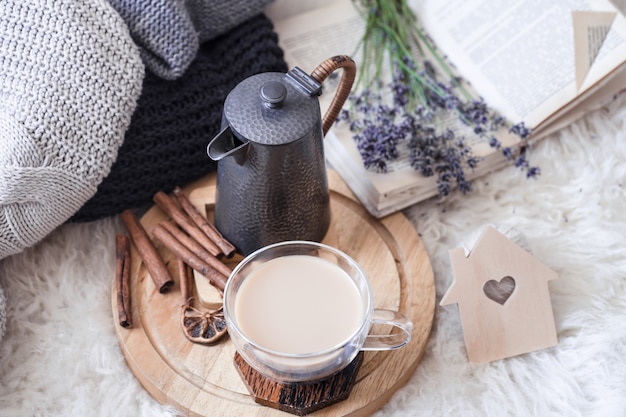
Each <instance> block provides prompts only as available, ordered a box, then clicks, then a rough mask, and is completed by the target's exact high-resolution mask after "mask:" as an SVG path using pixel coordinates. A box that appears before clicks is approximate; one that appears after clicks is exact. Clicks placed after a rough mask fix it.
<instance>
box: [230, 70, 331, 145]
mask: <svg viewBox="0 0 626 417" xmlns="http://www.w3.org/2000/svg"><path fill="white" fill-rule="evenodd" d="M275 81H278V82H280V83H282V84H283V85H284V86H285V87H286V89H287V97H286V98H285V99H284V100H283V101H282V103H281V106H280V107H276V108H270V107H269V106H266V105H265V104H264V102H263V100H262V98H261V87H262V86H263V85H264V84H266V83H268V82H275ZM224 116H225V118H226V120H228V124H229V125H230V127H231V129H232V130H233V132H235V135H237V136H238V137H239V138H245V139H246V140H248V141H251V142H255V143H260V144H264V145H279V144H285V143H290V142H293V141H296V140H299V139H301V138H303V137H304V136H305V135H307V134H309V132H310V131H311V130H312V129H313V127H314V126H315V124H316V123H317V122H318V121H319V119H320V118H321V114H320V107H319V101H318V99H317V97H311V96H308V95H307V94H305V93H304V92H303V91H302V90H300V89H299V88H298V87H296V86H295V85H294V82H293V81H290V80H289V79H288V78H287V77H286V75H285V74H283V73H278V72H265V73H262V74H257V75H254V76H252V77H249V78H246V79H245V80H243V81H242V82H241V83H239V84H238V85H237V86H236V87H235V88H234V89H233V90H232V91H231V92H230V93H229V94H228V96H227V97H226V101H225V102H224Z"/></svg>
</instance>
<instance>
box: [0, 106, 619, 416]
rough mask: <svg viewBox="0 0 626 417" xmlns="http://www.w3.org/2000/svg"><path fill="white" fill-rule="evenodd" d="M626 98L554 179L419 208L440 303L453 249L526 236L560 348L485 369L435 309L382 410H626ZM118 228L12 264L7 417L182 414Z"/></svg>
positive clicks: (539, 150)
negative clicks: (119, 270) (149, 348)
mask: <svg viewBox="0 0 626 417" xmlns="http://www.w3.org/2000/svg"><path fill="white" fill-rule="evenodd" d="M625 119H626V97H621V98H620V99H619V100H618V102H616V103H614V104H613V105H611V106H610V107H609V108H608V109H605V110H601V111H597V112H595V113H593V114H591V115H589V116H588V117H586V118H585V119H583V120H581V121H579V122H577V123H575V124H573V125H571V126H570V127H568V128H566V129H565V130H563V131H562V132H561V133H559V134H558V135H555V136H553V137H550V138H548V139H546V140H545V141H543V142H542V143H541V144H540V145H538V146H537V147H536V148H535V149H534V150H533V153H532V156H531V158H532V162H534V163H535V164H538V165H539V166H540V167H541V169H542V171H543V173H542V175H541V176H540V177H539V178H538V179H537V180H527V179H525V178H524V176H523V175H522V174H521V173H520V172H519V171H517V170H516V169H515V168H506V169H503V170H501V171H498V172H496V173H493V174H491V175H489V176H487V177H485V178H484V179H482V180H479V181H476V182H475V183H474V187H475V191H474V193H473V194H471V195H469V196H455V197H453V198H452V199H450V200H449V201H448V202H447V203H446V204H444V205H440V204H437V203H436V202H435V201H427V202H424V203H422V204H419V205H417V206H415V207H413V208H411V209H409V210H407V211H406V214H407V216H408V217H409V218H410V219H411V221H412V222H413V224H414V225H415V227H416V228H417V230H418V231H419V233H420V235H421V236H422V239H423V241H424V243H425V245H426V247H427V249H428V252H429V255H430V257H431V262H432V264H433V268H434V271H435V279H436V287H437V297H438V300H439V299H440V298H441V296H442V295H443V293H444V292H445V290H446V289H447V288H448V286H449V285H450V283H451V281H452V275H451V271H450V267H449V260H448V250H449V249H451V248H453V247H457V246H459V245H460V244H461V243H462V242H463V241H464V240H465V239H466V238H467V237H468V236H469V235H471V234H472V233H473V232H474V231H475V230H476V229H478V228H479V227H481V226H482V225H484V224H487V223H504V224H508V225H510V226H512V227H515V228H517V229H518V230H521V231H522V232H523V233H524V234H525V236H526V238H527V240H528V243H529V244H530V246H531V247H532V249H533V251H534V254H535V256H537V257H538V258H539V259H541V260H542V261H543V262H544V263H546V264H547V265H549V266H550V267H551V268H553V269H554V270H556V271H557V272H558V273H559V275H560V279H558V280H556V281H552V282H550V286H549V287H550V292H551V299H552V303H553V309H554V314H555V321H556V326H557V331H558V339H559V343H558V345H557V346H556V347H553V348H550V349H545V350H542V351H539V352H535V353H531V354H526V355H522V356H518V357H515V358H509V359H504V360H500V361H496V362H492V363H489V364H485V365H473V364H470V363H469V362H468V360H467V358H466V352H465V346H464V342H463V335H462V329H461V324H460V317H459V313H458V309H457V307H456V306H454V305H452V306H446V307H437V311H436V319H435V325H434V329H433V331H432V335H431V339H430V341H429V344H428V347H427V351H426V354H425V356H424V358H423V361H422V362H421V364H420V365H419V366H418V368H417V370H416V372H415V374H414V375H413V377H412V378H411V379H410V381H409V382H408V383H407V384H406V385H405V386H404V387H402V388H401V389H400V390H399V391H398V392H397V393H396V394H395V395H394V396H393V398H392V399H391V401H389V403H387V404H386V405H385V406H384V407H383V408H382V409H380V410H379V411H378V412H377V413H376V414H375V415H376V416H393V417H399V416H460V415H462V416H480V417H484V416H497V417H501V416H509V415H515V416H568V417H573V416H586V417H587V416H603V417H604V416H616V417H617V416H620V417H623V416H625V415H626V250H625V247H626V192H625V189H624V187H625V185H626V126H625V125H624V120H625ZM120 230H122V227H121V223H120V222H119V221H118V220H117V219H105V220H102V221H98V222H94V223H90V224H82V225H65V226H63V227H61V228H59V229H58V230H57V231H55V232H54V233H53V234H52V235H50V236H49V237H48V238H46V239H45V241H43V242H41V243H40V244H39V245H37V246H36V247H34V248H31V249H29V250H27V251H26V252H24V253H22V254H20V255H17V256H13V257H11V258H8V259H5V260H3V261H2V262H0V285H1V286H2V287H3V288H4V290H5V295H6V298H7V303H8V304H7V327H6V334H5V338H4V340H3V342H2V344H1V346H0V416H12V417H15V416H116V417H123V416H132V417H137V416H151V417H159V416H173V415H176V413H175V410H173V409H171V408H168V407H165V406H162V405H160V404H158V403H157V402H156V401H155V400H153V399H152V398H151V397H150V396H149V395H148V394H147V393H146V391H144V390H143V388H142V387H141V386H140V385H139V383H138V382H137V380H136V379H135V377H134V376H133V374H132V373H131V371H130V370H129V369H128V368H127V366H126V364H125V362H124V359H123V357H122V354H121V351H120V349H119V346H118V342H117V339H116V337H115V335H114V328H113V326H114V325H115V324H114V321H113V319H112V314H111V308H110V296H111V295H110V288H111V280H112V277H113V272H114V254H113V251H112V249H113V240H114V235H115V233H116V232H117V231H120Z"/></svg>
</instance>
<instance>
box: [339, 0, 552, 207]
mask: <svg viewBox="0 0 626 417" xmlns="http://www.w3.org/2000/svg"><path fill="white" fill-rule="evenodd" d="M353 1H354V2H355V6H357V9H358V10H359V11H360V13H361V15H362V17H363V19H364V20H365V22H366V29H365V34H364V35H363V38H362V39H361V42H360V45H359V46H360V47H361V51H362V64H361V69H360V72H359V74H360V75H359V79H358V80H357V86H358V87H359V88H358V89H357V91H359V93H358V94H353V95H352V96H351V97H350V103H351V105H350V106H349V109H345V110H344V111H343V112H342V113H341V115H340V117H339V119H340V120H343V121H346V122H347V123H349V124H350V130H351V131H352V132H353V136H354V140H355V142H356V145H357V148H358V149H359V152H360V154H361V157H362V159H363V163H364V165H365V167H366V168H368V169H373V170H376V171H378V172H387V164H388V162H389V161H392V160H395V159H397V157H398V155H399V151H398V146H399V145H400V144H401V143H405V144H406V145H407V146H408V147H409V149H410V157H409V158H410V164H411V166H412V167H413V168H414V169H415V170H417V171H418V172H420V173H421V174H422V175H424V176H433V175H437V186H438V192H439V195H440V196H441V197H444V196H447V195H448V194H449V193H450V192H452V191H453V190H460V191H461V192H463V193H466V192H469V191H470V190H471V184H470V182H469V181H468V179H467V175H466V171H467V170H471V169H474V168H476V167H477V166H478V164H479V162H480V160H479V158H478V157H476V156H474V155H472V152H471V147H470V145H469V144H468V143H467V140H466V136H465V134H459V133H458V132H457V133H455V130H453V129H452V128H450V123H449V122H450V120H454V121H458V122H460V123H456V124H458V125H461V126H465V127H466V128H465V130H464V131H463V132H461V133H464V132H466V133H469V134H470V135H479V136H481V137H482V138H483V139H486V140H487V141H488V143H489V144H490V145H491V146H492V147H494V148H496V149H498V150H500V151H501V152H502V153H503V154H504V155H505V156H506V157H507V158H509V159H511V160H514V163H515V165H516V166H517V167H519V168H521V169H523V170H526V173H527V176H528V177H534V176H536V175H538V174H539V173H540V170H539V168H537V167H531V166H530V165H529V164H528V162H527V160H526V157H525V153H526V152H525V148H524V147H522V149H521V151H520V152H515V151H514V150H513V149H511V148H509V147H504V146H502V145H501V143H500V142H499V141H498V140H497V139H496V137H495V136H494V132H495V131H496V130H497V129H499V128H501V127H502V126H505V125H506V121H505V120H504V119H503V118H502V117H500V116H498V115H497V114H496V113H495V112H494V111H493V110H492V109H490V108H489V107H488V106H487V104H486V103H485V102H484V101H483V100H482V99H474V98H473V96H472V94H470V93H469V92H468V90H467V88H466V86H465V84H464V81H463V80H462V79H461V78H460V77H458V76H456V75H455V73H454V71H453V67H452V65H451V64H450V63H448V62H447V60H446V59H445V58H444V57H442V55H441V53H440V52H439V51H438V50H437V48H436V47H435V44H434V42H433V41H432V40H431V39H430V38H429V37H427V36H426V35H425V34H424V32H423V30H422V29H421V28H420V27H419V25H418V21H417V17H416V16H415V14H414V13H413V11H412V10H411V9H410V8H409V6H408V4H407V1H406V0H353ZM385 60H387V62H385ZM386 68H387V69H386ZM436 68H437V69H436ZM385 74H391V79H390V80H388V82H384V81H383V80H384V79H385ZM387 79H389V77H387ZM457 130H458V129H457ZM510 130H511V132H513V133H515V134H517V135H518V136H519V137H520V138H521V139H522V140H525V139H526V138H527V137H528V135H529V134H530V131H529V129H527V128H526V127H525V126H524V124H523V123H520V124H518V125H515V126H512V127H511V128H510Z"/></svg>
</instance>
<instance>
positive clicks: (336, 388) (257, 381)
mask: <svg viewBox="0 0 626 417" xmlns="http://www.w3.org/2000/svg"><path fill="white" fill-rule="evenodd" d="M234 362H235V367H236V368H237V371H238V372H239V375H240V376H241V378H242V379H243V381H244V382H245V384H246V387H247V388H248V391H250V394H251V395H252V397H253V398H254V401H255V402H257V403H259V404H262V405H265V406H267V407H271V408H275V409H277V410H281V411H286V412H288V413H291V414H296V415H299V416H304V415H306V414H310V413H312V412H314V411H317V410H320V409H322V408H324V407H328V406H330V405H333V404H335V403H338V402H339V401H343V400H345V399H346V398H348V396H349V395H350V391H351V390H352V387H353V386H354V382H355V381H356V376H357V372H358V371H359V368H360V367H361V364H362V363H363V352H361V353H359V354H358V355H357V356H356V358H354V360H353V361H352V362H350V363H349V364H348V366H346V367H345V368H343V369H342V370H341V371H339V372H337V373H335V374H333V375H330V376H328V377H326V378H322V379H318V380H316V381H306V382H280V381H276V380H273V379H271V378H267V377H265V376H264V375H262V374H261V373H259V372H258V371H257V370H256V369H254V368H253V367H251V366H250V365H249V364H248V362H246V361H245V360H244V359H243V358H242V357H241V355H240V354H239V353H235V359H234Z"/></svg>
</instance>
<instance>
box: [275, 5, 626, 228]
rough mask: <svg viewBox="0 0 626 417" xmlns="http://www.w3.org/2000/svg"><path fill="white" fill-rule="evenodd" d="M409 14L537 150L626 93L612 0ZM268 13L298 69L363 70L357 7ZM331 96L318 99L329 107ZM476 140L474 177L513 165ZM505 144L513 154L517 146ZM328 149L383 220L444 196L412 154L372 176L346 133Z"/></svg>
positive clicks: (339, 132)
mask: <svg viewBox="0 0 626 417" xmlns="http://www.w3.org/2000/svg"><path fill="white" fill-rule="evenodd" d="M411 7H412V8H413V9H414V10H415V12H416V14H417V16H418V20H419V21H420V23H421V24H422V25H423V26H424V28H425V30H426V31H427V32H428V34H429V35H430V36H431V38H432V39H433V40H434V42H435V44H436V45H437V47H438V48H439V49H440V50H441V51H442V52H443V53H444V54H445V55H446V56H447V57H448V59H449V60H450V61H451V62H452V63H453V64H454V65H455V67H456V68H457V70H458V71H459V73H460V75H461V76H462V77H463V78H464V79H465V80H467V81H469V83H470V84H471V85H472V87H473V88H474V89H475V90H476V92H477V93H478V94H479V95H480V96H481V97H483V98H484V99H485V101H486V103H487V104H488V105H489V106H490V107H491V108H493V109H494V110H496V111H497V112H498V113H500V114H501V115H502V116H504V117H505V118H506V119H507V120H508V121H510V122H511V123H519V122H522V121H523V122H524V124H525V125H526V127H529V128H530V129H531V130H532V134H531V137H530V143H532V142H533V141H537V140H539V139H542V138H544V137H545V136H547V135H549V134H551V133H554V132H556V131H558V130H559V129H561V128H562V127H564V126H566V125H568V124H570V123H572V121H574V120H576V119H577V118H579V117H581V116H583V115H584V114H586V113H588V112H589V111H591V110H594V109H597V108H599V107H601V106H602V105H605V104H607V103H608V102H609V101H610V100H612V99H613V98H614V97H615V96H616V95H617V94H618V93H619V92H621V90H623V89H624V88H626V19H625V18H624V16H623V15H622V14H621V13H620V11H619V10H617V9H616V8H615V7H614V6H613V4H612V3H610V2H609V1H608V0H552V1H549V2H545V1H539V0H537V1H528V0H513V1H508V2H507V1H499V0H445V1H444V0H422V1H412V2H411ZM267 13H268V16H269V17H270V18H272V20H273V21H274V24H275V27H276V31H277V33H278V34H279V43H280V45H281V47H282V48H283V50H284V51H285V55H286V60H287V62H288V63H289V65H290V66H292V67H293V66H299V67H300V68H302V69H304V70H305V71H307V72H310V71H312V70H313V69H314V68H315V67H316V66H317V65H318V64H319V63H320V62H322V61H324V60H325V59H326V58H329V57H331V56H333V55H350V56H352V57H353V58H354V59H355V61H357V68H358V64H359V58H360V55H359V53H358V52H355V51H356V49H355V48H356V47H357V45H358V42H359V40H360V38H361V36H362V34H363V31H364V22H363V21H362V18H361V17H360V16H359V15H358V13H357V11H356V9H355V7H354V5H353V3H352V1H351V0H333V1H329V0H317V1H315V0H299V1H296V0H275V1H274V3H272V4H271V6H270V7H269V8H268V10H267ZM327 82H328V81H327ZM330 98H332V93H328V94H324V95H322V97H320V104H321V106H322V108H323V107H324V103H325V100H328V99H330ZM474 139H475V140H474V141H472V142H471V143H472V151H473V154H474V155H476V156H479V157H481V158H482V160H481V162H480V163H479V166H478V167H477V168H476V169H475V170H474V171H472V172H469V173H468V177H469V178H470V179H471V178H477V177H479V176H481V175H484V174H485V173H487V172H489V171H492V170H494V169H497V168H500V167H502V166H504V165H506V164H507V163H508V161H507V159H506V158H505V157H503V156H502V155H501V153H500V151H498V150H496V149H494V148H492V147H490V146H489V144H487V143H485V141H484V140H479V139H478V138H474ZM498 139H500V141H501V142H502V143H503V145H504V146H513V147H514V146H516V144H517V143H516V142H517V141H519V138H517V136H514V135H505V136H504V137H500V136H499V137H498ZM325 148H326V157H327V160H328V162H329V163H330V165H331V167H332V168H333V169H335V170H336V171H337V172H338V173H339V174H340V175H341V177H342V178H343V179H344V181H345V182H346V183H347V184H348V186H349V187H350V188H351V189H352V191H353V192H354V194H355V195H356V196H357V197H358V198H359V200H360V201H361V203H362V204H363V205H364V206H365V207H366V208H367V210H368V211H369V212H370V213H372V214H373V215H374V216H376V217H382V216H384V215H387V214H390V213H393V212H395V211H398V210H401V209H403V208H405V207H407V206H409V205H411V204H414V203H417V202H419V201H421V200H424V199H427V198H429V197H433V196H435V195H437V184H436V178H435V177H424V176H422V175H421V174H419V173H418V172H416V171H415V170H413V168H411V166H410V164H409V162H408V156H406V155H405V156H403V155H400V157H399V158H398V160H397V161H395V162H394V163H393V164H391V165H390V167H389V172H387V173H384V174H383V173H376V172H373V171H369V170H366V169H365V168H364V166H363V163H362V160H361V157H360V155H359V153H358V150H357V148H356V145H355V143H354V140H353V139H352V133H351V132H350V131H349V129H348V128H347V127H340V126H335V127H333V128H332V129H331V130H330V131H329V133H328V134H327V135H326V139H325ZM407 153H408V150H407ZM521 175H523V174H521Z"/></svg>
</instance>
